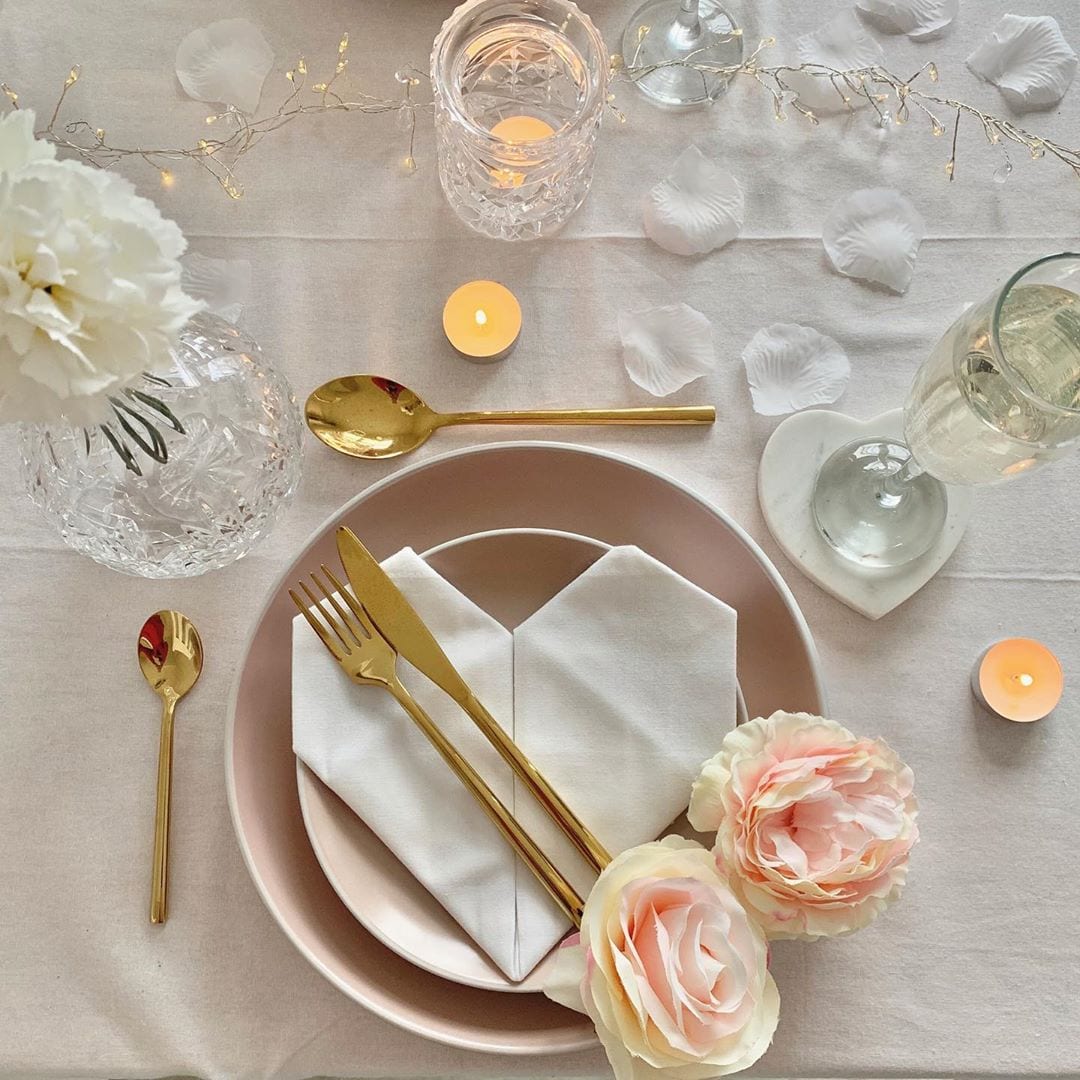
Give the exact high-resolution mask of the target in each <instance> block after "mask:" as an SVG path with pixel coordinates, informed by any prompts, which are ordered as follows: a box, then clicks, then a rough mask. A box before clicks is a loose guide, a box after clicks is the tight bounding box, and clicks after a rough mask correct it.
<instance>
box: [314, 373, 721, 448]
mask: <svg viewBox="0 0 1080 1080" xmlns="http://www.w3.org/2000/svg"><path fill="white" fill-rule="evenodd" d="M304 413H305V415H306V416H307V424H308V427H309V428H311V430H312V433H313V434H314V435H315V436H316V437H317V438H319V439H321V440H322V441H323V442H324V443H326V445H327V446H329V447H330V448H331V449H332V450H337V451H338V452H339V453H342V454H349V455H351V456H352V457H360V458H390V457H397V456H398V455H399V454H407V453H408V452H409V451H410V450H415V449H416V448H417V447H418V446H422V445H423V444H424V443H426V442H427V441H428V439H430V438H431V435H432V433H433V432H435V431H438V430H439V428H442V427H449V426H450V425H452V424H711V423H713V421H715V420H716V409H715V408H713V406H712V405H686V406H674V407H670V408H656V407H650V408H644V409H539V410H535V411H528V410H515V411H513V412H457V413H439V412H436V411H435V410H434V409H432V408H431V407H430V406H429V405H427V404H425V402H424V401H422V400H421V398H420V397H419V396H418V395H417V394H416V393H415V392H414V391H412V390H410V389H409V388H408V387H407V386H402V385H401V383H396V382H394V381H393V380H392V379H384V378H381V377H380V376H378V375H346V376H345V377H344V378H341V379H331V380H330V382H328V383H323V385H322V386H320V387H319V388H318V389H317V390H315V391H314V392H313V393H312V395H311V397H309V398H308V399H307V405H306V406H305V407H304Z"/></svg>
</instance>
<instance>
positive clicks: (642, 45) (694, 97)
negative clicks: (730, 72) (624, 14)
mask: <svg viewBox="0 0 1080 1080" xmlns="http://www.w3.org/2000/svg"><path fill="white" fill-rule="evenodd" d="M687 9H690V10H687ZM622 54H623V59H624V60H625V62H626V66H627V67H649V66H651V65H653V64H664V63H666V62H668V61H671V60H687V59H688V60H690V61H691V62H697V63H703V64H715V65H717V66H720V67H735V66H738V65H739V64H741V63H742V58H743V39H742V32H741V31H740V30H739V29H738V27H737V25H736V23H735V20H734V19H732V17H731V16H730V15H729V14H728V13H727V12H726V11H725V10H724V9H723V8H722V7H720V6H719V5H717V4H715V3H713V2H712V0H701V3H700V4H693V3H684V2H680V0H645V3H644V4H642V6H641V7H640V8H638V10H637V11H636V12H635V13H634V15H633V18H631V20H630V22H629V23H627V25H626V30H625V31H624V32H623V43H622ZM727 84H728V79H727V78H726V77H724V76H722V75H714V74H712V73H710V72H704V71H696V70H694V69H692V68H688V67H679V66H674V67H660V68H657V69H656V70H655V71H651V72H649V73H648V74H647V75H642V76H641V77H640V78H638V79H635V80H634V85H635V86H637V87H638V89H639V90H641V91H642V92H643V93H644V94H646V95H648V96H649V97H650V98H652V99H653V101H655V102H657V103H658V104H661V105H668V106H672V107H681V106H689V105H703V104H705V103H706V102H709V101H713V100H715V99H716V98H717V97H719V96H720V95H721V94H722V93H723V92H724V91H725V90H726V89H727Z"/></svg>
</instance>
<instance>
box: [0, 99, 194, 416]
mask: <svg viewBox="0 0 1080 1080" xmlns="http://www.w3.org/2000/svg"><path fill="white" fill-rule="evenodd" d="M0 220H3V222H4V228H3V230H0V422H4V421H8V420H53V419H56V418H57V417H59V416H61V415H63V416H66V417H68V418H69V419H71V420H72V421H74V422H76V423H94V422H97V421H99V420H101V419H103V418H104V415H105V413H106V410H107V408H108V406H107V402H106V398H107V397H108V395H110V394H115V393H116V392H117V391H119V390H121V389H123V388H124V387H125V386H126V385H127V384H129V383H130V382H132V381H133V380H135V379H136V378H137V377H138V376H139V375H140V374H141V373H142V372H143V371H154V370H159V369H161V368H162V367H164V366H165V365H167V364H168V362H169V350H170V348H171V346H172V345H173V344H174V343H175V341H176V337H177V334H178V333H179V331H180V328H181V327H182V326H183V325H184V323H186V322H187V321H188V319H189V318H190V317H191V316H192V315H193V314H194V313H195V312H196V311H198V310H199V307H200V305H199V304H198V303H196V302H195V301H193V300H191V299H190V298H189V297H188V296H185V295H184V293H183V292H182V291H181V288H180V263H179V258H180V255H181V254H183V251H184V247H185V242H184V237H183V235H182V234H181V232H180V230H179V228H177V226H176V225H175V224H174V223H173V222H171V221H167V220H166V219H165V218H163V217H162V216H161V214H160V212H159V211H158V209H157V207H156V206H155V205H154V204H153V203H152V202H150V201H149V200H148V199H143V198H140V197H139V196H138V195H136V194H135V189H134V188H133V187H132V186H131V184H129V183H128V182H127V181H126V180H124V179H123V178H121V177H119V176H116V175H115V174H113V173H111V172H106V171H104V170H101V169H95V168H92V167H90V166H88V165H84V164H82V163H80V162H78V161H57V160H56V150H55V148H54V147H53V146H52V145H51V144H50V143H48V142H45V141H43V140H38V139H35V138H34V114H33V113H32V112H31V111H29V110H27V109H19V110H17V111H15V112H11V113H8V115H6V116H4V117H3V118H2V119H0Z"/></svg>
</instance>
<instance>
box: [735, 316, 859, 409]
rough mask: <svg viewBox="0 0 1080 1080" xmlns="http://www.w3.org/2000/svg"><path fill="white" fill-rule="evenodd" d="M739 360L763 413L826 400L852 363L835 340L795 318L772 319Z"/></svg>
mask: <svg viewBox="0 0 1080 1080" xmlns="http://www.w3.org/2000/svg"><path fill="white" fill-rule="evenodd" d="M742 359H743V364H744V366H745V367H746V378H747V381H748V382H749V383H750V396H751V398H752V399H753V402H754V411H755V412H758V413H761V414H762V415H763V416H781V415H783V414H784V413H791V412H797V411H798V410H799V409H807V408H809V407H810V406H812V405H830V404H832V402H834V401H836V400H837V399H838V398H839V397H840V396H841V394H843V392H844V390H845V389H846V388H847V384H848V379H849V378H850V377H851V364H850V362H849V361H848V358H847V355H846V354H845V352H844V350H843V349H842V348H841V347H840V345H839V344H838V343H837V342H835V341H834V340H833V339H832V338H831V337H826V335H824V334H821V333H818V331H817V330H814V329H813V328H812V327H809V326H799V325H797V324H795V323H774V324H773V325H772V326H767V327H765V329H764V330H759V331H758V332H757V333H756V334H755V335H754V336H753V337H752V338H751V339H750V342H749V344H748V345H747V346H746V348H745V349H744V350H743V354H742Z"/></svg>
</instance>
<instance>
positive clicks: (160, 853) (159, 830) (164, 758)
mask: <svg viewBox="0 0 1080 1080" xmlns="http://www.w3.org/2000/svg"><path fill="white" fill-rule="evenodd" d="M176 701H177V699H176V698H175V697H173V696H172V695H168V694H167V695H165V697H163V698H162V703H161V741H160V743H159V745H158V771H157V807H156V811H155V814H154V866H153V875H152V878H151V883H150V921H151V922H152V923H163V922H164V921H165V919H166V918H167V917H168V906H167V901H168V890H169V805H170V802H171V799H172V751H173V713H174V712H175V710H176Z"/></svg>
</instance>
